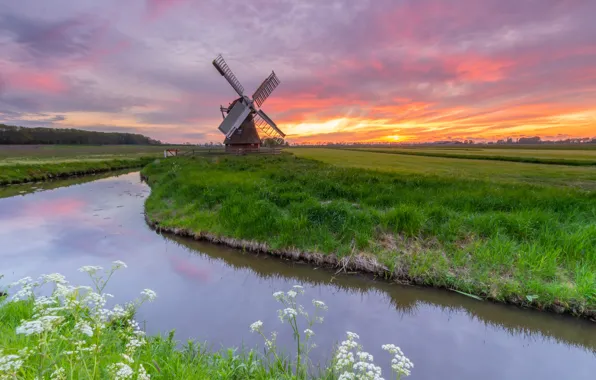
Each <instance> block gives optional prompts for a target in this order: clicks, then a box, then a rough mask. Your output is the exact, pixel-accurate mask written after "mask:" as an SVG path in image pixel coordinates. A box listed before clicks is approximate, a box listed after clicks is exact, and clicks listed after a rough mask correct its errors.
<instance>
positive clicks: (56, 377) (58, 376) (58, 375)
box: [50, 368, 66, 380]
mask: <svg viewBox="0 0 596 380" xmlns="http://www.w3.org/2000/svg"><path fill="white" fill-rule="evenodd" d="M50 380H66V370H65V369H64V368H56V370H55V371H54V372H52V374H51V375H50Z"/></svg>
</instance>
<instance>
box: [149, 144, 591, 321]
mask: <svg viewBox="0 0 596 380" xmlns="http://www.w3.org/2000/svg"><path fill="white" fill-rule="evenodd" d="M338 152H340V153H342V154H343V153H344V152H342V151H338ZM348 153H351V152H348ZM364 154H370V153H364ZM574 169H575V168H574ZM143 173H144V174H145V175H146V176H148V178H149V182H150V184H151V186H152V193H151V196H150V197H149V198H148V200H147V202H146V211H147V214H148V216H149V218H150V219H152V220H155V221H158V222H159V223H160V225H162V226H164V227H182V228H187V229H189V230H191V231H193V232H210V233H213V234H216V235H219V236H221V237H228V238H235V239H245V240H251V241H256V242H263V243H267V245H268V246H269V247H270V248H272V249H280V248H296V249H299V250H301V251H305V252H321V253H325V254H335V255H338V256H340V257H341V256H347V255H352V254H354V253H366V254H369V255H370V254H372V255H373V256H374V257H376V258H377V260H378V261H379V262H380V263H381V264H384V265H386V266H387V267H388V268H391V269H392V270H395V273H396V275H400V276H407V277H408V278H410V279H411V280H413V281H416V282H419V283H424V284H429V285H435V286H443V287H448V288H453V289H457V290H459V291H462V292H466V293H469V294H475V295H479V296H482V297H483V298H491V299H495V300H503V301H510V302H516V303H529V304H532V305H533V306H535V307H538V308H544V307H551V306H553V305H555V304H556V305H559V306H562V307H563V308H564V309H565V310H567V311H570V312H573V313H577V314H582V313H584V312H586V311H587V310H590V309H594V307H595V306H596V305H595V302H594V291H593V289H595V288H596V282H595V276H594V273H596V227H594V224H593V221H594V220H596V193H595V192H586V191H581V190H576V189H573V188H567V187H554V186H532V185H528V184H523V183H522V184H520V183H496V182H495V181H489V180H486V181H485V180H472V179H464V178H461V177H457V178H454V177H452V176H443V175H441V176H439V175H421V174H413V173H409V174H408V173H400V175H396V174H394V173H383V172H378V171H367V170H361V169H356V168H348V167H338V166H331V165H328V164H324V163H321V162H318V161H313V160H309V159H302V158H297V157H295V156H291V155H283V154H282V155H280V156H260V157H257V156H247V157H220V158H218V159H213V158H210V159H208V158H193V159H184V158H178V159H173V160H162V161H160V162H159V163H152V164H150V165H148V166H147V167H145V168H144V169H143ZM526 295H532V296H537V297H531V300H530V299H528V298H526Z"/></svg>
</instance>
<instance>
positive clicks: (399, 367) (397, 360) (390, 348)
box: [381, 344, 414, 377]
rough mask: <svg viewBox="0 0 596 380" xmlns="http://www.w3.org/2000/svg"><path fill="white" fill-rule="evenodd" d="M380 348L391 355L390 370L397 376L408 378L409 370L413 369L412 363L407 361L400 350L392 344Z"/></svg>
mask: <svg viewBox="0 0 596 380" xmlns="http://www.w3.org/2000/svg"><path fill="white" fill-rule="evenodd" d="M381 348H382V349H383V350H385V351H387V352H389V353H390V354H393V359H391V369H393V371H394V372H395V373H396V374H397V375H398V377H399V376H402V375H403V376H410V373H411V370H412V369H413V368H414V363H412V362H411V361H410V359H408V358H407V357H406V356H405V355H404V353H403V352H402V350H401V349H400V348H399V347H397V346H396V345H394V344H384V345H383V346H381Z"/></svg>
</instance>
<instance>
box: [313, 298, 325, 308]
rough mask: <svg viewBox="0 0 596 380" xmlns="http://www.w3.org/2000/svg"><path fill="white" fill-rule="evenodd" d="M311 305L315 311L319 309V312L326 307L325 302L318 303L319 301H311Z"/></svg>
mask: <svg viewBox="0 0 596 380" xmlns="http://www.w3.org/2000/svg"><path fill="white" fill-rule="evenodd" d="M312 304H313V305H314V307H316V308H317V309H321V310H327V305H325V302H323V301H319V300H312Z"/></svg>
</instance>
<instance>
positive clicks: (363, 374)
mask: <svg viewBox="0 0 596 380" xmlns="http://www.w3.org/2000/svg"><path fill="white" fill-rule="evenodd" d="M346 335H347V339H346V340H344V341H343V342H341V345H340V346H339V348H338V349H337V352H336V354H335V370H336V371H337V372H338V373H339V379H340V380H348V379H363V380H382V379H383V377H381V375H382V371H381V367H379V366H377V365H375V364H374V358H373V356H372V355H371V354H369V353H368V352H365V351H362V346H360V345H359V344H358V342H357V340H358V339H360V337H359V336H358V334H356V333H353V332H349V331H348V332H347V333H346ZM382 348H383V350H385V351H389V352H390V353H391V354H394V358H393V360H392V361H391V368H392V369H393V371H394V372H395V374H396V376H397V379H400V378H401V376H402V375H403V376H409V375H410V369H412V368H414V364H412V362H411V361H410V360H409V359H408V358H407V357H406V356H405V355H404V354H403V352H402V351H401V349H400V348H399V347H397V346H395V345H393V344H385V345H383V346H382Z"/></svg>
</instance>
